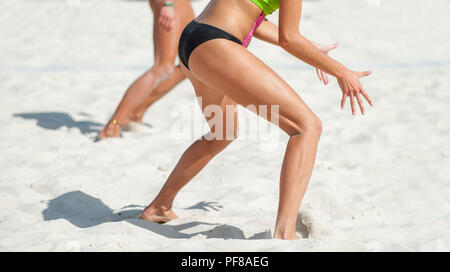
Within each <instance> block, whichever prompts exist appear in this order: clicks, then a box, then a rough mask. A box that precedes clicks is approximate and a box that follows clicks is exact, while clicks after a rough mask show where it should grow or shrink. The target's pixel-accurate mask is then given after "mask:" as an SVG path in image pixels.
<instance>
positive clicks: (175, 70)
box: [98, 0, 194, 139]
mask: <svg viewBox="0 0 450 272" xmlns="http://www.w3.org/2000/svg"><path fill="white" fill-rule="evenodd" d="M149 2H150V7H151V9H152V11H153V18H154V23H153V43H154V54H155V63H154V65H153V67H152V68H151V69H150V70H148V71H146V72H145V73H144V74H143V75H141V76H140V77H139V78H137V79H136V80H135V81H134V82H133V83H132V84H131V86H130V87H129V88H128V90H127V91H126V93H125V95H124V96H123V98H122V100H121V101H120V104H119V105H118V107H117V109H116V111H115V112H114V114H113V116H112V117H111V119H110V120H109V122H108V124H106V126H105V127H104V128H103V129H102V130H101V131H100V132H99V134H98V138H99V139H104V138H108V137H120V131H121V128H122V126H124V125H127V124H128V122H129V121H134V122H138V123H141V122H142V118H143V116H144V114H145V112H146V111H147V109H148V108H149V107H150V106H151V105H152V104H153V103H154V102H156V101H158V100H159V99H160V98H161V97H163V96H164V95H165V94H167V93H168V92H169V91H170V90H171V89H172V88H173V87H175V86H176V85H177V84H178V83H180V82H181V81H183V80H184V79H185V78H186V77H185V75H184V73H183V72H182V71H181V68H180V66H176V67H175V66H174V63H175V59H176V57H177V52H178V51H177V48H178V40H179V37H180V34H181V31H182V30H183V28H184V26H185V25H186V24H188V23H189V22H190V21H191V20H192V19H194V12H193V10H192V7H191V4H190V1H189V0H171V1H168V0H167V1H166V0H149ZM164 2H173V3H174V5H173V6H164V5H163V3H164Z"/></svg>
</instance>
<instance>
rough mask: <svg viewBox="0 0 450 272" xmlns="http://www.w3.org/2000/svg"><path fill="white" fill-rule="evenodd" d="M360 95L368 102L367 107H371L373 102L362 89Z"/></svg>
mask: <svg viewBox="0 0 450 272" xmlns="http://www.w3.org/2000/svg"><path fill="white" fill-rule="evenodd" d="M361 94H362V95H363V96H364V98H365V99H366V100H367V102H369V105H371V106H372V107H373V101H372V99H371V98H370V96H369V95H368V94H367V93H366V91H365V90H364V89H362V90H361Z"/></svg>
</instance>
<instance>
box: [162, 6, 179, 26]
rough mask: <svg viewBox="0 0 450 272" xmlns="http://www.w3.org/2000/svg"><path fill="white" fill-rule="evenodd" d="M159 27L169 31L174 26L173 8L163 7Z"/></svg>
mask: <svg viewBox="0 0 450 272" xmlns="http://www.w3.org/2000/svg"><path fill="white" fill-rule="evenodd" d="M158 23H159V26H160V27H161V28H162V29H164V30H166V31H169V30H171V29H172V28H173V27H174V26H175V10H174V7H171V6H164V7H162V8H161V13H160V15H159V20H158Z"/></svg>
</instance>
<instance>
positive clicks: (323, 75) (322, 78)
mask: <svg viewBox="0 0 450 272" xmlns="http://www.w3.org/2000/svg"><path fill="white" fill-rule="evenodd" d="M316 73H317V76H318V77H319V79H320V81H322V82H323V84H324V85H328V83H329V80H328V76H327V74H326V73H325V72H324V71H322V70H320V69H317V68H316Z"/></svg>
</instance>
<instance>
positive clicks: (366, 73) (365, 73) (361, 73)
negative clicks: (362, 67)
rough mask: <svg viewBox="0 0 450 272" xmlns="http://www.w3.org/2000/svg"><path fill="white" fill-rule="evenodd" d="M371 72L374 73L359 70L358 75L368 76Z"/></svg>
mask: <svg viewBox="0 0 450 272" xmlns="http://www.w3.org/2000/svg"><path fill="white" fill-rule="evenodd" d="M370 74H372V71H364V72H359V73H358V76H359V77H366V76H369V75H370Z"/></svg>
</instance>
